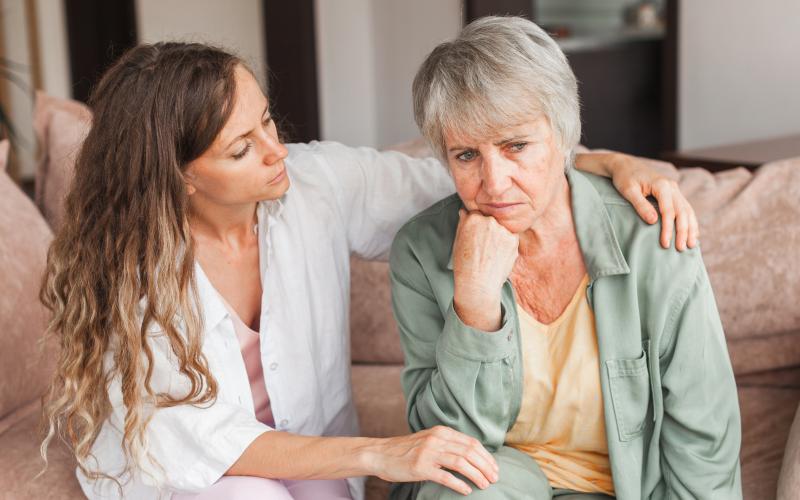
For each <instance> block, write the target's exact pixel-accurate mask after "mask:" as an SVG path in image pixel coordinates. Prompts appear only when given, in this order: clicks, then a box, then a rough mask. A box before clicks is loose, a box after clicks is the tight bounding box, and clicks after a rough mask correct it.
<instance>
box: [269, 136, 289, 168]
mask: <svg viewBox="0 0 800 500" xmlns="http://www.w3.org/2000/svg"><path fill="white" fill-rule="evenodd" d="M263 152H264V157H263V158H264V159H263V161H264V164H265V165H268V166H269V165H274V164H275V163H277V162H279V161H281V160H283V159H284V158H286V156H287V155H288V154H289V150H288V149H286V146H284V145H283V143H282V142H281V141H280V140H279V139H278V138H277V137H274V136H273V135H272V134H265V140H264V146H263Z"/></svg>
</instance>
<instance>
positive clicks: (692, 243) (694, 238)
mask: <svg viewBox="0 0 800 500" xmlns="http://www.w3.org/2000/svg"><path fill="white" fill-rule="evenodd" d="M689 210H690V212H691V214H690V216H689V243H688V245H689V248H694V247H696V246H697V242H698V239H699V238H700V226H699V224H698V222H697V215H696V214H695V213H694V209H693V208H692V206H691V205H689Z"/></svg>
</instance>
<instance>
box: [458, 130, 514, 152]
mask: <svg viewBox="0 0 800 500" xmlns="http://www.w3.org/2000/svg"><path fill="white" fill-rule="evenodd" d="M527 137H528V135H527V134H525V135H516V136H514V137H509V138H508V139H502V140H500V141H498V142H495V143H494V145H495V146H504V145H506V144H508V143H510V142H516V141H519V140H522V139H525V138H527ZM462 149H474V148H471V147H467V146H454V147H452V148H450V149H448V150H447V151H448V152H449V153H452V152H454V151H460V150H462Z"/></svg>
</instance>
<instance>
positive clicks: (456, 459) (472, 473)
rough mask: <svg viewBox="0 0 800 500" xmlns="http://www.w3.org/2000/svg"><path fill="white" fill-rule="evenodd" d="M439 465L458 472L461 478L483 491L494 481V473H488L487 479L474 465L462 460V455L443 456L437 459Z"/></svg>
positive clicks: (464, 459)
mask: <svg viewBox="0 0 800 500" xmlns="http://www.w3.org/2000/svg"><path fill="white" fill-rule="evenodd" d="M439 465H441V466H442V467H445V468H447V469H450V470H452V471H455V472H458V473H459V474H461V475H462V476H464V477H466V478H467V479H469V480H470V481H472V483H473V484H475V485H476V486H477V487H478V488H480V489H482V490H485V489H486V488H488V487H489V486H491V484H492V483H493V482H494V481H496V479H495V472H494V471H491V472H489V473H488V474H489V476H488V477H487V475H485V474H484V473H483V472H482V471H480V470H478V468H477V467H475V464H473V463H472V462H470V461H469V460H467V459H466V458H464V457H463V456H462V455H458V454H453V453H449V454H444V455H442V456H441V457H440V459H439Z"/></svg>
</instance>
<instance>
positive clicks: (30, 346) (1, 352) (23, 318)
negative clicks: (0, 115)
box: [0, 141, 54, 432]
mask: <svg viewBox="0 0 800 500" xmlns="http://www.w3.org/2000/svg"><path fill="white" fill-rule="evenodd" d="M7 153H8V141H0V276H2V277H3V279H2V280H0V295H2V297H3V299H2V300H0V380H2V381H3V383H2V384H0V432H2V430H3V428H4V427H7V426H9V425H13V422H12V420H14V419H15V416H17V415H19V412H20V409H21V408H22V409H24V408H23V407H25V406H26V405H29V404H30V403H32V402H34V401H36V400H37V399H38V398H39V397H40V396H41V395H42V393H43V392H44V391H45V388H46V386H47V383H48V382H49V378H50V373H51V370H52V366H53V364H52V354H53V352H54V351H53V350H52V347H53V345H52V344H48V349H47V350H46V351H44V353H43V351H42V348H41V344H40V343H39V340H40V339H41V338H42V334H43V333H44V330H45V327H46V322H47V315H48V313H47V310H46V309H45V308H44V306H43V305H42V304H41V302H39V285H40V281H41V279H42V273H43V271H44V266H45V259H46V253H47V247H48V245H49V244H50V240H51V239H52V233H51V232H50V228H49V227H48V226H47V223H46V222H45V220H44V219H43V218H42V215H41V214H40V213H39V210H37V209H36V207H35V206H34V204H33V203H32V202H31V200H30V199H28V197H27V196H25V194H24V193H23V192H22V191H21V190H20V189H19V187H18V186H17V185H16V184H15V183H14V181H12V180H11V178H10V177H9V176H8V175H7V174H6V173H5V164H6V155H7Z"/></svg>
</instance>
